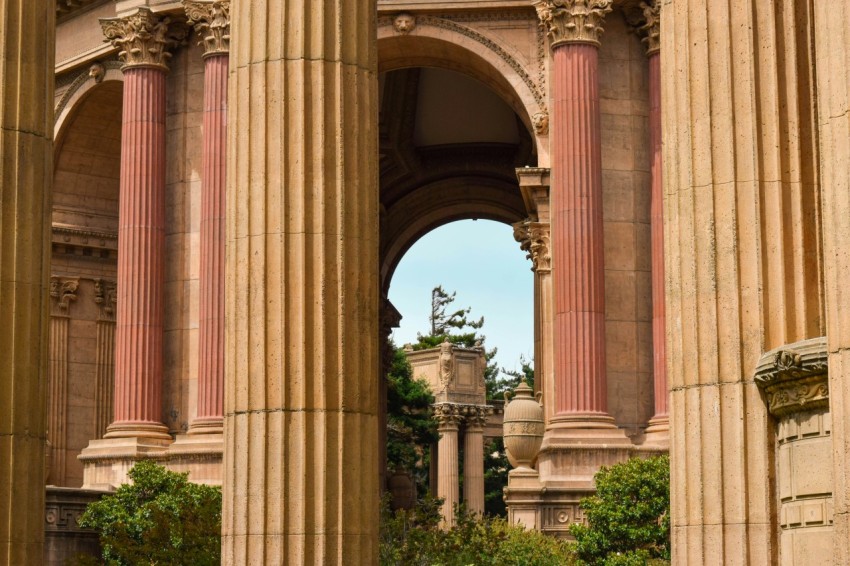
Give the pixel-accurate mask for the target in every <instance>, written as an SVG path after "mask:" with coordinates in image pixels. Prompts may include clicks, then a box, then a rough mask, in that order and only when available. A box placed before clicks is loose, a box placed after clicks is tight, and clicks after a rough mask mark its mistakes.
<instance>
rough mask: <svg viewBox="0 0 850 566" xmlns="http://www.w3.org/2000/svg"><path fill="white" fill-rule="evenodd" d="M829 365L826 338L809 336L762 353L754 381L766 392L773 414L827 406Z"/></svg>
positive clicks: (807, 410) (782, 414)
mask: <svg viewBox="0 0 850 566" xmlns="http://www.w3.org/2000/svg"><path fill="white" fill-rule="evenodd" d="M828 377H829V366H828V353H827V348H826V338H825V337H821V338H812V339H810V340H803V341H801V342H795V343H793V344H788V345H786V346H782V347H780V348H777V349H775V350H771V351H770V352H767V353H766V354H764V355H763V356H762V357H761V359H760V360H759V363H758V366H756V374H755V382H756V385H758V387H759V389H761V390H762V391H764V392H765V395H766V396H767V404H768V410H769V411H770V414H771V415H773V416H775V417H783V416H786V415H789V414H792V413H799V412H802V411H806V412H811V411H815V410H818V409H824V408H828V407H829V379H828Z"/></svg>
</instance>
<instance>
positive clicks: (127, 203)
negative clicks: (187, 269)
mask: <svg viewBox="0 0 850 566" xmlns="http://www.w3.org/2000/svg"><path fill="white" fill-rule="evenodd" d="M123 112H124V113H123V122H122V135H121V187H120V205H119V212H118V305H117V322H116V329H115V335H116V336H115V340H116V351H115V405H114V411H115V421H114V422H113V423H112V424H111V425H110V426H109V428H108V432H107V434H106V437H108V438H110V437H111V438H115V437H154V438H169V435H168V429H167V428H166V427H165V425H163V424H162V423H161V418H162V330H163V329H162V317H163V285H164V281H163V266H164V261H163V252H164V249H165V248H164V244H165V226H164V224H165V72H164V71H163V70H162V69H161V68H155V67H130V68H125V69H124V111H123Z"/></svg>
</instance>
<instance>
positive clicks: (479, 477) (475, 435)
mask: <svg viewBox="0 0 850 566" xmlns="http://www.w3.org/2000/svg"><path fill="white" fill-rule="evenodd" d="M465 413H466V414H465V415H464V423H465V432H464V438H463V501H464V503H466V508H467V510H468V511H470V512H471V513H478V514H479V515H483V514H484V425H486V424H487V413H488V407H481V406H476V405H473V406H469V407H467V408H466V410H465Z"/></svg>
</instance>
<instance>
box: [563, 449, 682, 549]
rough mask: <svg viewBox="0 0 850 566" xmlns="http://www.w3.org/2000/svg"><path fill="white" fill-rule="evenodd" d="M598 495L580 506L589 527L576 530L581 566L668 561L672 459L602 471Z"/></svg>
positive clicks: (634, 462)
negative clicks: (587, 565)
mask: <svg viewBox="0 0 850 566" xmlns="http://www.w3.org/2000/svg"><path fill="white" fill-rule="evenodd" d="M595 479H596V495H594V496H592V497H588V498H585V499H583V500H582V502H581V508H582V509H584V511H585V514H586V516H587V520H588V525H572V526H571V527H570V532H571V533H572V534H573V536H575V537H576V547H575V549H576V552H577V554H578V557H579V559H580V564H593V565H596V564H601V565H603V566H643V565H644V564H647V563H651V562H650V561H652V560H669V559H670V459H669V458H668V457H667V456H658V457H654V458H648V459H641V458H635V459H632V460H629V461H628V462H623V463H622V464H617V465H615V466H611V467H610V468H605V467H603V468H602V469H601V470H599V472H598V473H597V474H596V476H595Z"/></svg>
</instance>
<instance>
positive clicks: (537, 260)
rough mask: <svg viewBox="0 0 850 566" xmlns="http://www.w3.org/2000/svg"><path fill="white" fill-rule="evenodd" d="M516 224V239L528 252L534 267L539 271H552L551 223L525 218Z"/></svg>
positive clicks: (523, 249)
mask: <svg viewBox="0 0 850 566" xmlns="http://www.w3.org/2000/svg"><path fill="white" fill-rule="evenodd" d="M513 226H514V239H515V240H516V241H517V242H519V248H520V249H521V250H522V251H524V252H528V255H527V256H526V257H528V259H530V260H531V263H532V269H533V270H534V271H535V272H537V273H549V272H550V271H552V256H551V254H550V252H549V223H548V222H532V221H531V220H523V221H522V222H517V223H516V224H514V225H513Z"/></svg>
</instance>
